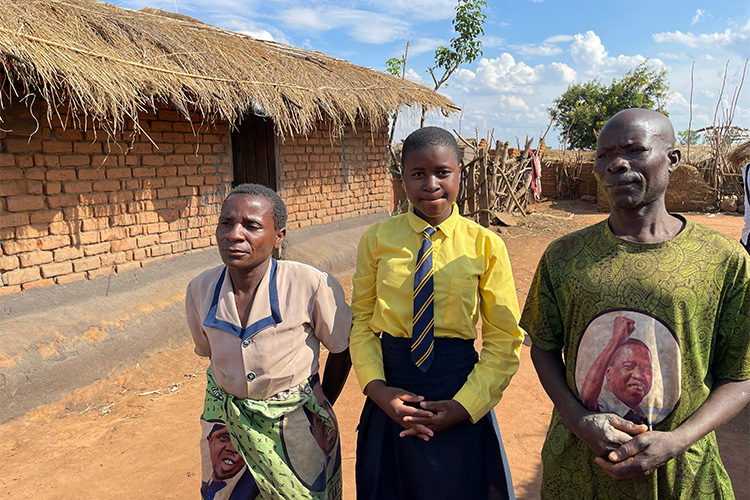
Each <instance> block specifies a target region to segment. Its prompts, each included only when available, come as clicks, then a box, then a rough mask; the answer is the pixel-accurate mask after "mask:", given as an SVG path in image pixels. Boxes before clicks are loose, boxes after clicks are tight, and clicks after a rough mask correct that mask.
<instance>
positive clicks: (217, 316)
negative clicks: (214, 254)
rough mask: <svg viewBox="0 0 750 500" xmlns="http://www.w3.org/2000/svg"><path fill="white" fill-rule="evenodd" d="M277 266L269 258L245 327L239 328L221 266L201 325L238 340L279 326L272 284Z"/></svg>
mask: <svg viewBox="0 0 750 500" xmlns="http://www.w3.org/2000/svg"><path fill="white" fill-rule="evenodd" d="M277 266H278V263H277V261H276V259H274V258H271V262H270V263H269V266H268V269H267V270H266V274H265V275H264V276H263V279H262V280H261V281H260V284H258V289H257V291H256V292H255V298H254V299H253V307H252V308H251V310H250V316H249V317H248V326H247V328H242V326H241V324H240V321H239V311H237V306H236V305H235V302H234V289H233V287H232V279H231V278H230V276H229V273H228V272H227V268H226V266H225V267H224V270H223V271H222V272H221V275H220V276H219V280H218V281H217V283H216V286H215V288H214V296H213V300H212V302H211V308H210V309H209V311H208V314H207V315H206V318H205V320H204V321H203V325H204V326H207V327H210V328H218V329H219V330H224V331H225V332H228V333H231V334H232V335H235V336H236V337H239V338H240V339H241V340H242V341H247V340H248V339H249V337H252V336H253V335H255V334H256V333H258V332H259V331H261V330H263V329H265V328H268V327H269V326H273V325H277V324H279V323H281V321H282V320H281V310H280V307H279V294H278V288H277V285H276V276H277V273H276V269H277Z"/></svg>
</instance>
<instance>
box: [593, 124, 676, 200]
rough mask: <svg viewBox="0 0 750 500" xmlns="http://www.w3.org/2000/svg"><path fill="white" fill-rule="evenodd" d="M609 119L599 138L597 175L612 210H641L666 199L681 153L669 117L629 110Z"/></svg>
mask: <svg viewBox="0 0 750 500" xmlns="http://www.w3.org/2000/svg"><path fill="white" fill-rule="evenodd" d="M628 111H632V112H630V113H627V112H626V113H622V114H620V115H617V116H615V117H614V118H612V120H610V121H609V122H608V123H607V124H606V125H605V126H604V128H603V129H602V132H601V134H600V135H599V140H598V141H597V148H596V159H595V161H594V177H596V179H597V181H598V182H599V185H600V186H601V188H602V190H603V191H604V193H605V194H606V196H607V199H608V200H609V203H610V206H611V207H612V208H613V209H625V210H633V209H635V210H638V209H641V208H644V207H648V206H650V205H652V204H654V202H656V201H658V200H660V199H663V197H664V194H665V193H666V191H667V185H668V184H669V174H670V172H671V171H672V170H674V169H675V168H677V166H678V164H679V160H680V153H679V151H678V150H676V149H674V147H673V141H674V139H673V138H672V140H671V143H670V134H671V133H672V132H671V126H670V125H669V124H668V121H667V122H666V123H665V120H666V118H663V117H658V116H656V114H655V113H651V112H645V113H644V112H643V111H644V110H628Z"/></svg>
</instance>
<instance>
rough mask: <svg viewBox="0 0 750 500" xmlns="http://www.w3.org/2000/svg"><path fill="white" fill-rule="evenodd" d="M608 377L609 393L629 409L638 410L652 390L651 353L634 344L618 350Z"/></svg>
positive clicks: (608, 371)
mask: <svg viewBox="0 0 750 500" xmlns="http://www.w3.org/2000/svg"><path fill="white" fill-rule="evenodd" d="M606 376H607V388H608V389H609V391H610V392H611V393H612V394H614V395H615V396H617V398H618V399H619V400H620V401H622V402H623V403H625V404H626V405H628V406H629V407H631V408H633V409H635V408H637V407H638V405H639V404H640V403H641V400H643V398H644V397H645V396H646V394H648V392H649V391H650V390H651V379H652V375H651V352H650V351H649V350H648V348H647V347H645V346H642V345H634V344H626V345H624V346H622V347H620V348H618V350H617V351H616V352H615V354H614V356H613V357H612V361H611V362H610V364H609V366H608V367H607V372H606Z"/></svg>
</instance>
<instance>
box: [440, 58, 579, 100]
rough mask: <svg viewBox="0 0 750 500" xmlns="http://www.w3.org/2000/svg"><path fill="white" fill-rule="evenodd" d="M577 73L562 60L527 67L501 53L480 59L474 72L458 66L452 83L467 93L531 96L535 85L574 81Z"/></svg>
mask: <svg viewBox="0 0 750 500" xmlns="http://www.w3.org/2000/svg"><path fill="white" fill-rule="evenodd" d="M575 77H576V72H575V70H574V69H573V68H571V67H570V66H568V65H566V64H563V63H551V64H548V65H544V64H539V65H537V66H529V65H528V64H526V63H525V62H522V61H521V62H517V61H516V60H515V58H514V57H513V56H512V55H510V54H508V53H507V52H504V53H502V54H500V56H498V57H496V58H494V59H487V58H484V57H483V58H482V59H481V60H480V61H479V64H478V65H477V69H476V72H472V71H470V70H468V69H460V70H458V71H457V72H456V73H455V74H454V80H453V84H454V85H458V86H460V88H462V89H465V90H466V91H467V92H472V93H475V94H482V93H484V94H488V93H493V92H505V93H515V94H525V95H530V94H533V93H534V89H533V87H534V86H536V85H561V84H567V83H571V82H573V81H575Z"/></svg>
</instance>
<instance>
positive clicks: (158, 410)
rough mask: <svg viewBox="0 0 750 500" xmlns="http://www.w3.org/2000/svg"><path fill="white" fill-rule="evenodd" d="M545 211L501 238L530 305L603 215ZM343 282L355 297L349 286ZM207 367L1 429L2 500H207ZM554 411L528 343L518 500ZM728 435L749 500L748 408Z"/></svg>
mask: <svg viewBox="0 0 750 500" xmlns="http://www.w3.org/2000/svg"><path fill="white" fill-rule="evenodd" d="M538 210H539V211H540V213H537V214H534V215H530V216H529V217H527V218H526V219H523V220H521V219H519V222H520V225H519V226H517V227H512V228H503V229H502V230H501V235H502V237H503V239H504V240H505V242H506V245H507V246H508V249H509V253H510V256H511V262H512V265H513V269H514V275H515V278H516V287H517V291H518V298H519V302H520V303H521V304H523V302H524V300H525V298H526V293H527V291H528V287H529V284H530V282H531V278H532V277H533V273H534V269H535V268H536V263H537V262H538V260H539V257H540V256H541V254H542V252H543V250H544V248H545V247H546V245H547V244H548V243H549V242H550V241H552V239H554V238H555V237H557V236H559V235H562V234H565V233H567V232H569V231H571V230H574V229H577V228H579V227H583V226H585V225H588V224H591V223H593V222H596V221H598V220H601V219H603V218H604V217H605V216H604V215H603V214H599V213H596V212H594V211H593V210H591V209H590V208H588V207H587V206H585V205H581V204H575V203H573V204H568V203H545V204H542V206H541V207H538ZM571 210H572V211H573V212H575V215H573V213H572V212H571ZM688 218H690V219H692V220H696V221H697V222H702V223H705V224H707V225H710V226H712V227H714V228H716V229H718V230H720V231H723V232H725V233H727V234H729V235H731V236H733V237H737V236H738V235H739V232H740V228H741V226H742V219H741V218H740V217H737V216H730V215H716V216H706V215H689V216H688ZM342 283H343V284H344V286H345V288H346V289H347V291H348V293H350V292H351V280H350V279H344V280H342ZM187 337H188V334H187V333H186V339H187ZM206 367H207V362H206V361H205V360H202V359H200V358H198V357H197V356H195V354H193V352H192V346H191V345H189V344H187V343H186V345H185V346H183V347H180V348H178V349H173V350H169V351H166V352H163V353H160V354H157V355H154V356H151V357H150V358H148V359H144V360H143V362H142V363H140V364H139V365H137V366H134V367H132V368H130V369H128V370H126V371H123V372H119V373H114V374H112V376H110V377H109V378H107V379H105V380H101V381H98V382H96V383H95V384H92V385H91V386H88V387H85V388H83V389H80V390H78V391H76V392H74V393H72V394H69V395H66V396H65V397H63V398H62V399H61V400H60V401H58V402H56V403H53V404H50V405H45V406H43V407H39V408H37V409H35V410H34V411H32V412H30V413H29V414H27V415H25V416H24V417H21V418H18V419H15V420H13V421H11V422H8V423H6V424H3V425H0V449H1V450H2V451H3V453H2V458H0V470H2V474H0V498H13V499H19V500H22V499H34V500H39V499H56V500H81V499H103V498H107V499H111V500H118V499H132V498H160V499H187V498H198V497H199V494H198V490H199V487H200V457H199V453H198V439H199V434H200V430H199V429H200V427H199V423H198V417H199V415H200V412H201V405H202V400H203V392H204V389H205V370H206ZM363 401H364V398H363V396H362V395H361V393H360V391H359V388H358V386H357V383H356V379H355V377H354V374H353V373H352V374H351V375H350V377H349V379H348V382H347V385H346V387H345V389H344V391H343V394H342V396H341V398H340V399H339V401H338V402H337V403H336V407H335V410H336V413H337V415H338V418H339V422H340V423H341V427H342V454H343V457H344V461H343V466H344V498H345V499H347V500H351V499H354V498H355V494H354V456H355V441H356V437H355V436H356V434H355V427H356V423H357V421H358V417H359V412H360V409H361V407H362V403H363ZM551 410H552V405H551V403H550V401H549V399H548V398H547V396H546V394H545V393H544V391H543V389H542V387H541V385H540V384H539V381H538V379H537V377H536V374H535V372H534V368H533V366H532V364H531V361H530V359H529V350H528V347H526V346H524V347H523V350H522V359H521V367H520V369H519V371H518V373H517V375H516V376H515V377H514V379H513V381H512V382H511V384H510V386H509V388H508V389H507V391H506V394H505V396H504V398H503V400H502V401H501V403H500V404H499V405H498V406H497V408H496V412H497V416H498V420H499V423H500V430H501V433H502V435H503V440H504V442H505V446H506V449H507V452H508V455H509V460H510V464H511V470H512V472H513V481H514V484H515V488H516V495H517V497H518V498H520V499H525V498H529V499H531V498H538V497H539V481H540V478H541V463H540V459H539V452H540V450H541V445H542V442H543V440H544V435H545V432H546V429H547V424H548V422H549V418H550V414H551ZM719 436H720V443H721V446H722V448H721V450H722V456H723V458H724V461H725V464H726V465H727V468H728V469H729V470H730V475H731V476H732V477H733V480H734V484H735V490H736V494H737V498H738V499H750V488H749V487H748V482H747V478H748V477H750V456H749V454H750V451H749V450H750V409H748V408H746V409H745V411H744V412H743V413H742V414H741V415H740V416H739V417H738V418H736V419H735V420H733V421H732V422H730V423H729V424H727V425H726V426H724V427H723V428H722V429H721V430H720V432H719Z"/></svg>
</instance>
